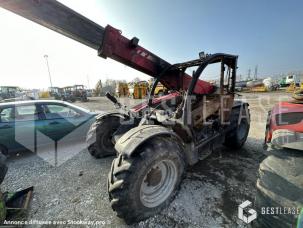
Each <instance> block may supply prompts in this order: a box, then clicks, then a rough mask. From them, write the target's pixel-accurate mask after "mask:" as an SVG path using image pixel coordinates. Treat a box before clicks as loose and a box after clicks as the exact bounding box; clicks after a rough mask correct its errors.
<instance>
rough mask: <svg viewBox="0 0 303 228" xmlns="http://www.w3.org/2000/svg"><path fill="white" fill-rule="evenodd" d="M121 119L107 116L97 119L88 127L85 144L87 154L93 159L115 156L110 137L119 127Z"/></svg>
mask: <svg viewBox="0 0 303 228" xmlns="http://www.w3.org/2000/svg"><path fill="white" fill-rule="evenodd" d="M120 121H121V118H119V117H117V116H108V117H105V118H102V119H99V120H98V119H97V120H96V121H95V122H94V123H93V124H92V125H91V127H90V129H89V131H88V133H87V138H86V143H87V148H88V151H89V153H90V154H91V155H92V156H93V157H95V158H103V157H107V156H113V155H116V153H117V152H116V150H115V148H114V144H113V142H112V136H113V134H114V133H115V131H117V129H118V128H119V126H120Z"/></svg>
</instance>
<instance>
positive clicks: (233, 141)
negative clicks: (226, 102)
mask: <svg viewBox="0 0 303 228" xmlns="http://www.w3.org/2000/svg"><path fill="white" fill-rule="evenodd" d="M241 112H242V115H243V117H244V118H241V120H240V121H239V117H240V113H241ZM247 117H248V118H247ZM230 122H231V124H232V125H233V126H236V127H235V128H234V130H232V131H230V132H228V133H227V134H226V136H225V142H224V145H225V146H227V147H229V148H232V149H239V148H241V147H242V146H243V145H244V143H245V142H246V139H247V136H248V133H249V128H250V114H249V109H248V108H247V109H246V108H244V106H243V108H240V107H239V108H235V109H233V110H232V114H231V119H230Z"/></svg>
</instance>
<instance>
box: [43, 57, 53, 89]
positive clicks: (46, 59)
mask: <svg viewBox="0 0 303 228" xmlns="http://www.w3.org/2000/svg"><path fill="white" fill-rule="evenodd" d="M44 58H45V61H46V66H47V71H48V76H49V82H50V86H51V87H53V83H52V77H51V74H50V70H49V65H48V55H44Z"/></svg>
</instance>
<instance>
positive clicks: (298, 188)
mask: <svg viewBox="0 0 303 228" xmlns="http://www.w3.org/2000/svg"><path fill="white" fill-rule="evenodd" d="M302 164H303V156H302V152H301V151H295V150H290V149H283V150H275V151H274V152H272V155H270V156H268V157H267V158H266V159H265V160H264V161H263V162H262V163H261V164H260V167H259V178H258V180H257V195H256V201H255V205H256V207H257V210H258V212H259V214H258V217H257V220H256V222H257V224H256V227H277V228H279V227H281V228H282V227H296V224H297V217H298V216H297V215H293V214H285V215H284V214H282V215H271V214H262V213H260V212H261V209H262V207H265V208H266V207H281V208H282V210H283V208H284V207H286V208H302V207H303V181H302V179H303V166H302Z"/></svg>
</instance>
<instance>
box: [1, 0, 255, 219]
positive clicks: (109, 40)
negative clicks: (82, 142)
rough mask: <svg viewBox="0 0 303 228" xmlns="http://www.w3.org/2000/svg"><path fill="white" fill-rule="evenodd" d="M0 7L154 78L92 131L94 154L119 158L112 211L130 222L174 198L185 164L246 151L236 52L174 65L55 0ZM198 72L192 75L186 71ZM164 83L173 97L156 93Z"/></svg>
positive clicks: (112, 179) (18, 0) (9, 0)
mask: <svg viewBox="0 0 303 228" xmlns="http://www.w3.org/2000/svg"><path fill="white" fill-rule="evenodd" d="M0 6H1V7H3V8H5V9H8V10H10V11H12V12H14V13H16V14H19V15H21V16H23V17H25V18H27V19H30V20H32V21H34V22H37V23H39V24H41V25H43V26H46V27H48V28H50V29H52V30H55V31H56V32H59V33H61V34H63V35H66V36H68V37H70V38H72V39H75V40H77V41H79V42H81V43H83V44H85V45H87V46H89V47H91V48H94V49H96V50H98V55H99V56H101V57H103V58H107V57H109V58H112V59H114V60H116V61H118V62H120V63H123V64H125V65H127V66H130V67H132V68H134V69H136V70H139V71H141V72H143V73H146V74H148V75H150V76H152V77H155V79H156V80H155V82H154V84H153V86H152V89H151V91H150V95H149V98H148V100H147V102H145V103H142V104H139V105H137V106H135V107H133V108H130V109H127V108H125V107H124V106H123V105H122V104H120V103H119V102H118V101H117V100H116V98H115V97H113V96H112V95H111V94H107V97H108V98H109V99H110V100H111V101H112V102H113V103H114V104H115V105H116V106H117V107H118V109H117V111H116V112H112V113H106V114H101V115H99V116H98V117H97V120H96V122H95V123H94V124H93V125H92V126H91V129H90V131H89V132H88V135H87V143H88V150H89V152H90V153H91V154H92V155H93V156H94V157H96V158H101V157H104V156H108V155H117V157H116V158H115V159H114V161H113V163H112V166H111V170H110V173H109V176H108V192H109V199H110V203H111V206H112V208H113V210H115V211H116V212H117V215H118V216H119V217H122V218H124V219H125V220H126V222H128V223H130V222H133V221H138V220H141V219H144V218H146V217H148V216H150V215H153V214H154V213H157V212H158V211H160V210H161V209H162V208H163V207H165V206H166V205H167V204H168V203H169V202H170V200H171V199H172V198H173V196H174V193H175V191H176V189H177V188H178V186H179V184H180V182H181V180H182V175H183V173H184V171H185V168H186V167H187V166H188V165H193V164H195V163H196V162H198V161H199V160H200V159H203V158H205V157H206V156H207V155H209V153H210V152H211V151H213V150H214V149H216V148H217V147H219V146H221V145H222V144H224V145H226V146H228V147H232V148H240V147H241V146H242V145H243V144H244V143H245V141H246V138H247V135H248V131H249V127H250V120H249V111H248V104H247V103H242V102H240V101H234V97H235V82H236V70H237V58H238V57H237V56H234V55H229V54H223V53H217V54H212V55H207V54H204V53H200V58H199V59H196V60H193V61H188V62H184V63H179V64H174V65H171V64H169V63H168V62H166V61H164V60H163V59H161V58H159V57H158V56H156V55H154V54H153V53H151V52H149V51H148V50H146V49H144V48H143V47H141V46H139V45H138V42H139V40H138V38H136V37H134V38H132V39H130V40H129V39H127V38H126V37H124V36H122V35H121V31H120V30H117V29H115V28H113V27H111V26H109V25H108V26H106V27H105V28H103V27H101V26H100V25H97V24H95V23H94V22H92V21H90V20H89V19H87V18H85V17H83V16H82V15H80V14H78V13H77V12H75V11H73V10H71V9H69V8H68V7H66V6H64V5H62V4H61V3H59V2H57V1H53V0H44V1H37V0H35V1H33V0H4V1H3V0H2V1H0ZM210 64H219V66H220V72H219V73H220V78H219V81H218V83H217V85H213V84H211V83H208V82H206V81H203V80H200V78H201V75H202V72H203V71H204V69H205V68H206V67H207V66H208V65H210ZM191 67H194V68H195V69H196V70H195V71H194V72H193V74H192V76H189V75H187V74H186V73H185V71H186V70H187V69H188V68H191ZM158 83H161V84H162V85H164V86H165V87H166V88H167V89H168V90H169V94H168V95H165V96H162V97H159V98H154V97H153V95H154V92H155V88H156V87H157V85H158Z"/></svg>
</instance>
